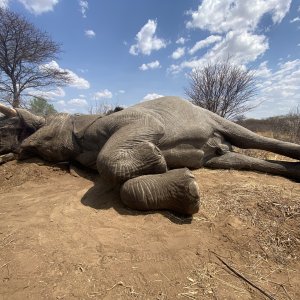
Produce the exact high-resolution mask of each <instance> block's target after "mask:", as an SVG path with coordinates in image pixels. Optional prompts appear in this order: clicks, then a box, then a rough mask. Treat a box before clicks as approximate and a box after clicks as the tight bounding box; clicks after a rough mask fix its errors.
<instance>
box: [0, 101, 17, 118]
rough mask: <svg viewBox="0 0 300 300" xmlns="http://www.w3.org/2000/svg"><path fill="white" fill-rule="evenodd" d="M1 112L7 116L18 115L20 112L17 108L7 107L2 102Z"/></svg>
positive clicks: (0, 105)
mask: <svg viewBox="0 0 300 300" xmlns="http://www.w3.org/2000/svg"><path fill="white" fill-rule="evenodd" d="M0 112H1V113H2V114H4V115H6V116H7V117H16V116H17V115H18V114H17V112H16V110H15V109H13V108H10V107H7V106H5V105H3V104H1V103H0Z"/></svg>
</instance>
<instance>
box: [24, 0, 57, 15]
mask: <svg viewBox="0 0 300 300" xmlns="http://www.w3.org/2000/svg"><path fill="white" fill-rule="evenodd" d="M19 2H21V3H22V4H23V5H24V6H25V8H26V9H27V10H28V11H30V12H31V13H33V14H36V15H39V14H42V13H45V12H48V11H53V8H54V6H55V5H56V4H57V3H58V2H59V0H19Z"/></svg>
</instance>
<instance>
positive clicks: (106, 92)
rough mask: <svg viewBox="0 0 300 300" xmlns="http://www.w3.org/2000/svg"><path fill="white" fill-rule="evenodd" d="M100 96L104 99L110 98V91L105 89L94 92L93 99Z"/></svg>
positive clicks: (97, 98)
mask: <svg viewBox="0 0 300 300" xmlns="http://www.w3.org/2000/svg"><path fill="white" fill-rule="evenodd" d="M101 98H106V99H110V98H112V92H111V91H109V90H108V89H105V90H103V91H99V92H96V93H95V94H94V99H95V100H99V99H101Z"/></svg>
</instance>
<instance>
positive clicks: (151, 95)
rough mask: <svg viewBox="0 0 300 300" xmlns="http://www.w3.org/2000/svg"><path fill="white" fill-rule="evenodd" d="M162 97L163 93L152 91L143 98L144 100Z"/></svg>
mask: <svg viewBox="0 0 300 300" xmlns="http://www.w3.org/2000/svg"><path fill="white" fill-rule="evenodd" d="M160 97H163V95H160V94H156V93H151V94H147V95H146V96H145V97H144V98H143V101H148V100H153V99H156V98H160Z"/></svg>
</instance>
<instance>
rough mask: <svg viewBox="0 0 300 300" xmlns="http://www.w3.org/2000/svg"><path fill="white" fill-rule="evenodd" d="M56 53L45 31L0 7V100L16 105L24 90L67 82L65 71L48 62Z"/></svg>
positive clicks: (55, 48)
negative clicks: (0, 95) (1, 96)
mask: <svg viewBox="0 0 300 300" xmlns="http://www.w3.org/2000/svg"><path fill="white" fill-rule="evenodd" d="M59 52H60V46H59V45H58V44H57V43H55V42H53V41H52V40H51V38H50V37H49V35H48V34H47V33H45V32H42V31H40V30H39V29H37V28H35V27H34V26H33V25H32V24H31V23H29V22H28V21H27V20H26V19H25V18H23V17H22V16H20V15H18V14H16V13H14V12H11V11H9V10H5V9H1V8H0V92H1V94H2V95H3V100H2V102H7V103H9V104H11V105H12V106H13V107H19V106H20V104H21V95H22V94H24V91H25V90H26V89H35V88H39V89H43V88H46V87H50V86H53V85H64V84H66V83H68V82H69V81H70V79H69V75H68V73H67V72H64V71H62V70H60V69H58V68H57V67H55V66H53V64H49V61H51V60H54V59H56V58H57V55H58V53H59ZM47 63H48V64H47Z"/></svg>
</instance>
